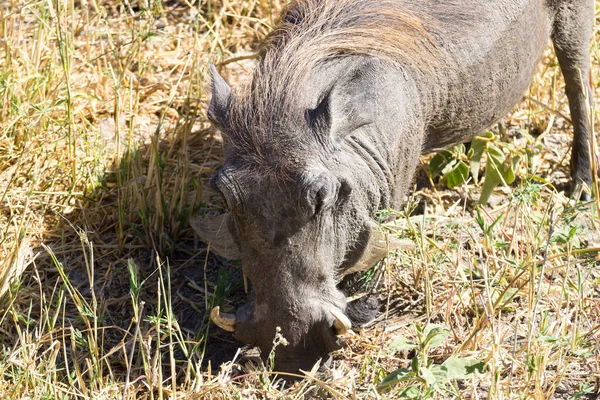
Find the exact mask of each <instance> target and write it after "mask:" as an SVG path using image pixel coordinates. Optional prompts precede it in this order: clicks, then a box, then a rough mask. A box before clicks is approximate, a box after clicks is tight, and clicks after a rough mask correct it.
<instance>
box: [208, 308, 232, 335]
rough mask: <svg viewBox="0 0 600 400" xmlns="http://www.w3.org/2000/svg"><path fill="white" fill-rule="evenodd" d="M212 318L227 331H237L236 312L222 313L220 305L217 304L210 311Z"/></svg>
mask: <svg viewBox="0 0 600 400" xmlns="http://www.w3.org/2000/svg"><path fill="white" fill-rule="evenodd" d="M210 319H212V322H214V323H215V325H217V326H218V327H219V328H221V329H225V330H226V331H227V332H235V314H227V313H221V309H220V308H219V306H216V307H215V308H213V309H212V311H211V312H210Z"/></svg>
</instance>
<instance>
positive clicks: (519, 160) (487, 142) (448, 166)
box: [428, 129, 541, 204]
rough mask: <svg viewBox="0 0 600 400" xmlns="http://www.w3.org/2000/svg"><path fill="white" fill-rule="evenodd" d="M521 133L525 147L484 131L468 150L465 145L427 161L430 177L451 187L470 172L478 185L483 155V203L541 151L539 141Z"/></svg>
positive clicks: (480, 199)
mask: <svg viewBox="0 0 600 400" xmlns="http://www.w3.org/2000/svg"><path fill="white" fill-rule="evenodd" d="M501 130H502V129H501ZM521 134H522V135H523V136H524V137H525V138H526V139H527V140H526V146H525V147H519V146H516V145H515V144H513V143H505V142H502V141H501V140H500V137H501V135H496V134H494V133H493V132H485V133H484V134H482V135H481V136H477V137H476V138H474V139H473V140H472V141H471V148H470V149H469V150H468V151H467V149H466V147H465V145H464V144H459V145H457V146H454V147H453V148H452V149H450V150H442V151H440V152H438V153H437V154H436V155H435V156H434V157H433V158H432V159H431V161H430V162H429V171H428V172H429V175H430V176H431V177H432V178H435V177H437V176H439V177H440V181H441V183H442V184H444V185H446V186H448V187H450V188H453V187H456V186H460V185H462V184H464V183H465V182H467V180H468V179H469V172H470V175H471V176H472V177H473V181H474V182H475V183H479V171H480V166H481V161H482V159H483V156H484V155H485V156H486V160H487V161H486V169H485V173H484V176H483V179H482V188H481V196H480V198H479V202H480V203H481V204H484V203H486V202H487V201H488V199H489V198H490V196H491V194H492V192H493V191H494V189H495V188H496V187H497V186H498V185H500V184H501V183H504V184H507V185H509V184H511V183H513V182H514V180H515V177H516V175H517V172H518V171H519V169H520V168H521V166H522V164H523V160H525V159H526V160H527V165H528V166H531V165H533V158H534V156H535V154H537V153H539V152H540V150H541V141H540V139H539V138H534V137H533V136H531V135H530V134H529V133H527V132H525V131H521Z"/></svg>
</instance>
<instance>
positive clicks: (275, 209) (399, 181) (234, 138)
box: [193, 0, 594, 371]
mask: <svg viewBox="0 0 600 400" xmlns="http://www.w3.org/2000/svg"><path fill="white" fill-rule="evenodd" d="M333 1H334V0H322V1H318V0H303V1H299V2H297V3H295V5H293V6H292V7H291V8H290V9H289V10H288V12H287V16H286V17H284V18H283V20H282V22H281V24H282V25H280V28H279V29H276V32H275V33H274V35H273V37H271V38H270V39H269V40H267V42H266V44H265V47H264V49H263V52H262V56H261V60H260V62H259V65H258V67H257V70H256V72H255V74H254V76H253V80H252V82H251V83H250V85H249V86H248V87H247V88H246V89H245V90H243V91H241V92H238V93H237V94H235V95H234V94H233V91H232V90H231V89H230V88H229V86H228V85H227V83H225V81H224V80H223V79H222V78H221V77H220V76H219V75H218V74H217V73H216V70H213V95H212V100H211V104H210V107H209V117H210V119H211V120H212V121H213V122H214V123H215V125H216V126H217V127H219V129H220V130H221V131H222V132H223V138H224V145H225V153H226V154H225V163H224V166H223V168H222V169H221V170H220V171H219V172H218V173H217V175H216V176H215V177H214V179H213V183H214V187H215V188H216V189H217V190H219V191H220V192H221V193H222V194H223V196H224V198H225V199H226V201H227V205H228V207H229V212H228V213H227V214H224V215H221V216H218V217H215V218H210V217H208V218H204V219H201V220H198V221H196V222H194V223H193V225H194V227H195V228H196V230H197V232H198V234H199V236H200V237H201V238H202V239H203V240H205V241H207V242H211V245H212V248H213V249H214V250H215V251H217V252H218V253H220V254H221V255H222V256H224V257H229V258H233V259H241V260H242V266H243V270H244V273H245V274H246V275H247V276H248V278H249V280H250V281H251V283H252V287H253V290H252V293H251V295H250V298H249V301H248V303H247V304H246V305H245V306H243V307H241V308H240V309H238V310H237V313H236V319H237V323H236V327H235V333H234V334H235V336H236V337H237V338H238V339H239V340H241V341H243V342H246V343H251V344H255V345H258V346H259V347H260V348H261V350H262V352H263V354H264V355H266V354H268V352H269V351H270V350H271V347H272V340H273V337H274V335H275V330H276V327H278V326H279V327H281V330H282V334H283V336H284V337H285V338H286V339H287V340H288V341H289V343H290V344H289V345H288V346H287V347H282V348H278V349H277V352H276V368H277V370H284V371H295V370H297V369H298V368H302V369H310V368H311V367H312V365H313V364H314V363H315V362H316V361H317V360H318V359H319V358H323V357H326V356H327V354H328V353H329V352H330V351H332V350H334V349H336V348H338V346H339V344H338V340H337V338H336V334H335V333H336V332H335V330H334V329H333V323H334V319H333V317H332V315H331V313H330V312H329V310H330V309H331V308H332V307H335V308H337V309H338V310H341V311H344V310H345V309H346V300H345V297H344V295H343V294H342V293H341V292H340V291H339V290H338V288H337V287H336V285H337V283H338V282H339V281H340V279H341V278H342V277H343V275H344V273H345V271H349V270H356V269H357V268H358V269H364V268H366V267H368V265H363V264H361V263H365V257H366V256H365V255H366V254H368V260H369V261H368V263H370V264H372V263H373V262H374V260H376V259H378V258H381V257H383V256H384V255H385V250H386V246H379V247H377V246H376V245H375V244H374V243H381V242H377V241H378V240H379V239H378V238H377V234H376V231H374V230H373V227H374V224H375V222H374V218H375V213H376V211H377V210H380V209H383V208H387V207H396V208H398V207H400V206H401V201H402V199H403V198H404V196H405V195H406V194H407V192H408V190H409V189H410V183H411V181H412V179H413V174H414V171H415V169H416V166H417V163H418V159H419V156H420V155H421V153H423V152H427V151H432V150H434V149H438V148H442V147H446V146H449V145H452V144H455V143H459V142H464V141H468V140H470V139H471V138H472V137H473V136H474V135H476V134H477V133H479V132H481V131H482V130H484V129H485V128H487V127H489V126H490V125H491V124H493V123H494V122H495V121H497V120H498V119H499V118H501V117H502V116H504V115H505V114H506V113H507V112H508V111H509V110H510V109H511V107H513V106H514V104H515V103H516V102H518V101H519V100H520V99H521V96H522V95H523V93H524V92H525V90H526V89H527V87H528V85H529V84H530V82H531V80H532V77H533V75H534V73H535V71H536V67H537V65H538V62H539V60H540V58H541V56H542V53H543V51H544V49H545V47H546V44H547V42H548V39H549V38H552V40H553V43H554V46H555V49H556V53H557V55H558V59H559V62H560V66H561V69H562V71H563V74H564V76H565V81H566V93H567V96H568V99H569V103H570V106H571V115H572V119H573V122H574V129H575V140H574V147H573V157H572V161H571V172H572V179H573V185H574V187H578V186H580V185H581V184H582V183H585V184H590V183H591V175H590V167H589V154H588V147H587V146H588V141H589V138H590V129H589V124H588V122H587V116H586V112H585V107H586V101H585V96H584V92H583V91H582V87H583V88H585V89H588V90H589V88H590V82H589V69H590V65H589V42H590V39H591V31H592V24H593V10H594V3H593V0H546V1H543V0H488V1H480V0H462V1H458V0H397V1H391V0H386V1H375V0H363V1H358V0H337V2H336V3H335V5H332V4H333ZM303 4H304V6H305V7H308V9H310V7H312V8H313V9H318V7H320V6H323V5H325V6H329V5H330V6H331V7H332V9H335V10H334V11H335V12H334V11H331V10H329V11H327V12H328V13H329V14H328V18H329V19H334V20H335V19H336V18H339V19H343V18H345V17H344V15H346V14H348V15H350V14H351V13H350V12H348V11H347V10H348V9H350V8H352V9H359V10H358V11H357V13H358V14H359V15H366V14H368V16H365V17H364V18H363V17H355V16H352V15H350V17H347V21H349V22H347V24H349V26H350V25H352V24H359V23H361V22H360V21H363V20H368V21H371V22H373V23H370V22H369V24H366V25H365V26H366V27H367V28H366V29H367V30H368V29H370V30H371V31H370V33H369V32H367V33H364V31H360V30H358V29H357V30H356V31H352V26H350V29H349V30H348V31H344V33H343V35H342V34H340V35H339V38H338V39H335V40H337V42H336V41H335V40H332V41H331V42H327V41H326V40H325V39H319V38H318V36H319V35H322V36H323V35H324V33H326V32H327V30H328V29H337V28H331V27H330V25H333V22H331V21H330V20H328V19H327V18H325V19H322V20H318V21H317V22H314V23H313V22H311V24H319V23H320V24H322V25H320V26H319V27H318V29H313V30H312V31H311V29H310V28H311V27H310V26H303V27H301V28H298V29H296V30H294V29H295V28H293V26H300V25H301V24H302V23H303V20H304V18H307V17H306V15H304V14H303V11H302V7H303ZM307 4H308V5H307ZM325 6H324V7H325ZM341 7H344V8H345V10H346V11H344V10H342V11H340V8H341ZM385 7H387V8H385ZM379 9H381V10H384V11H385V12H382V13H380V14H378V13H379ZM336 10H337V11H336ZM394 10H396V11H397V12H396V11H394ZM344 13H346V14H344ZM406 15H409V17H406ZM396 17H397V20H398V21H400V22H398V23H396V22H394V23H391V22H390V23H388V22H389V21H387V19H390V21H391V19H393V18H396ZM407 18H408V23H407V25H406V26H405V25H402V24H403V23H404V22H402V21H406V20H407ZM319 21H320V22H319ZM323 21H325V22H323ZM357 21H358V22H357ZM328 24H329V25H328ZM305 25H306V23H305ZM309 25H310V24H309ZM392 25H393V26H395V27H392V28H389V26H392ZM386 29H387V30H386ZM390 29H392V30H393V29H397V30H398V33H397V34H396V35H390ZM379 30H380V32H378V31H379ZM313 31H314V32H313ZM298 32H300V33H298ZM302 32H309V33H308V34H306V35H305V36H304V37H303V36H299V35H301V34H302ZM348 32H350V33H348ZM352 32H356V33H355V34H354V33H352ZM423 32H424V33H423ZM392 33H393V32H392ZM278 35H279V36H278ZM369 35H371V36H369ZM378 35H379V36H378ZM411 35H412V36H411ZM298 37H300V38H301V39H298V40H294V38H298ZM340 38H342V39H343V40H342V39H340ZM341 42H344V43H341ZM395 43H396V44H395ZM311 46H312V47H311ZM344 46H345V47H344ZM286 49H287V50H286ZM315 53H323V54H324V55H322V56H321V55H320V54H316V55H315ZM580 77H582V78H583V82H582V81H581V79H580ZM240 93H241V94H240ZM590 101H591V100H590ZM357 265H359V267H357Z"/></svg>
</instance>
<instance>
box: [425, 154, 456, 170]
mask: <svg viewBox="0 0 600 400" xmlns="http://www.w3.org/2000/svg"><path fill="white" fill-rule="evenodd" d="M453 160H454V157H453V156H452V153H451V152H449V151H448V150H442V151H440V152H438V153H437V154H436V155H435V156H433V158H432V159H431V161H429V174H430V175H431V177H436V176H438V175H439V174H441V173H442V171H443V170H444V168H446V166H447V165H448V163H449V162H451V161H453Z"/></svg>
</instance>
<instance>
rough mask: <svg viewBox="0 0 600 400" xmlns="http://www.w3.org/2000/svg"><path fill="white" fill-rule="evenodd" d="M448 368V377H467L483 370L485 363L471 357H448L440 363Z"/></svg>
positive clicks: (457, 378) (458, 378)
mask: <svg viewBox="0 0 600 400" xmlns="http://www.w3.org/2000/svg"><path fill="white" fill-rule="evenodd" d="M442 365H443V366H444V367H446V368H447V369H448V379H449V380H450V379H456V380H461V379H467V378H469V377H470V376H473V375H475V374H477V373H479V374H482V373H483V372H484V371H485V368H486V366H485V363H484V362H481V361H478V360H475V359H473V358H459V357H450V358H449V359H447V360H446V361H444V363H443V364H442Z"/></svg>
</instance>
